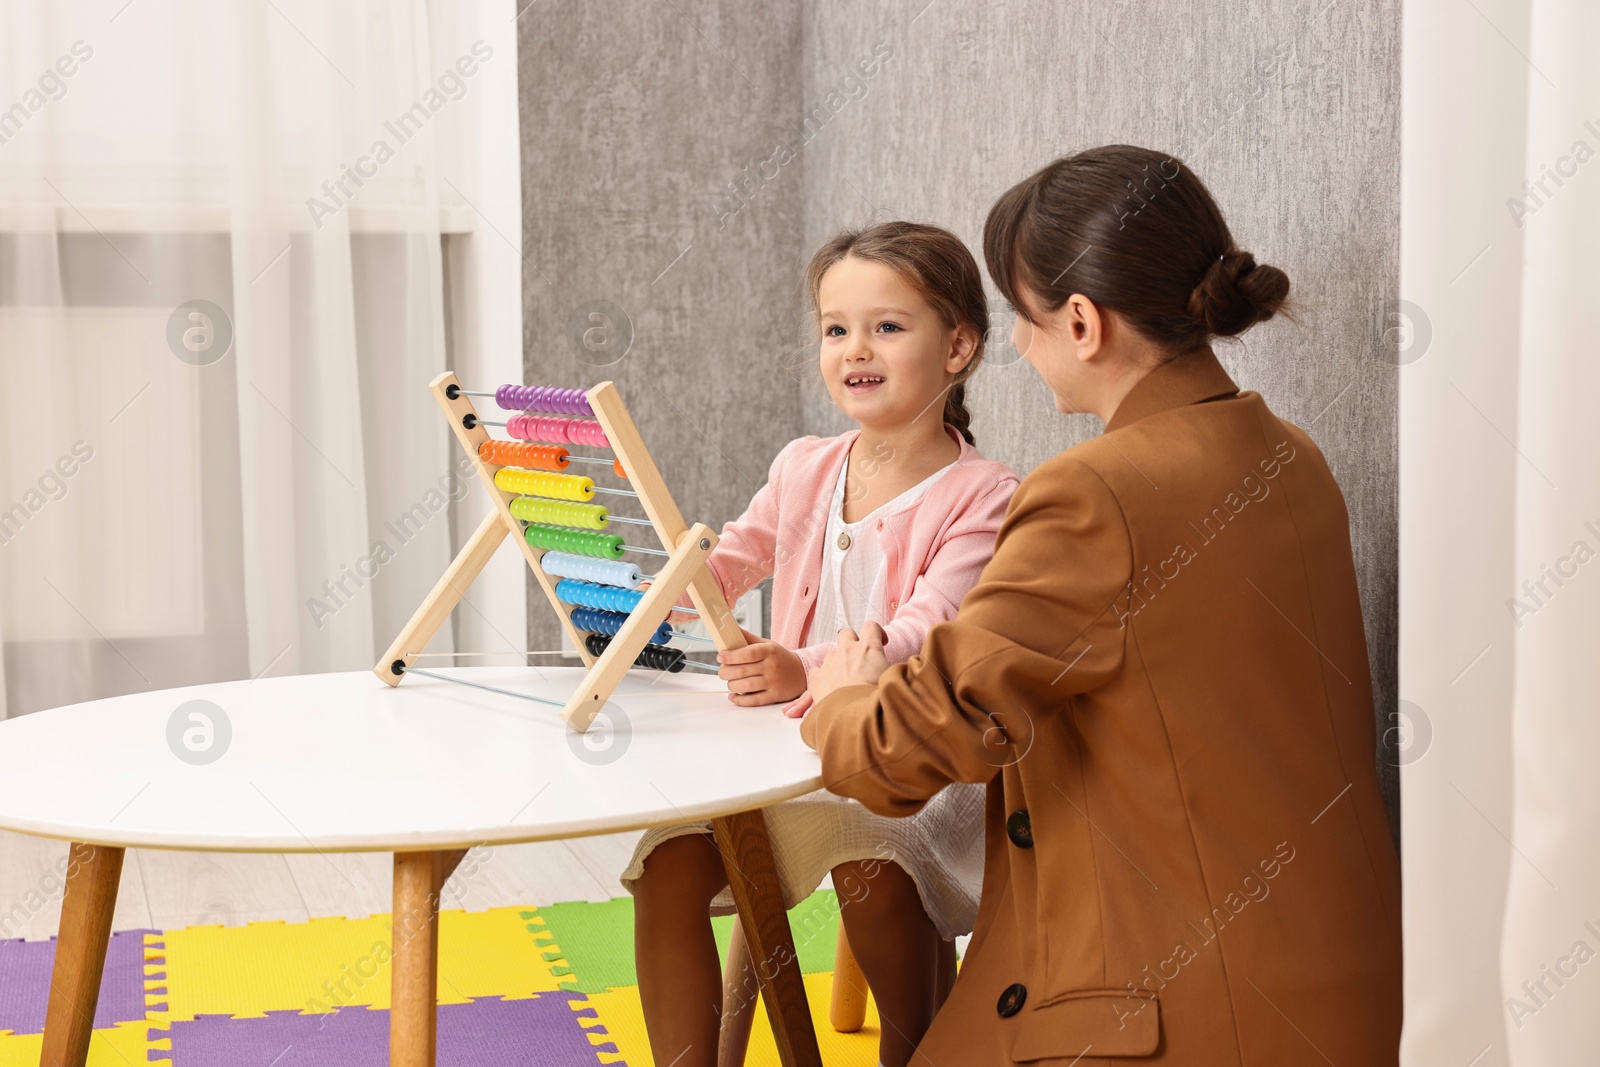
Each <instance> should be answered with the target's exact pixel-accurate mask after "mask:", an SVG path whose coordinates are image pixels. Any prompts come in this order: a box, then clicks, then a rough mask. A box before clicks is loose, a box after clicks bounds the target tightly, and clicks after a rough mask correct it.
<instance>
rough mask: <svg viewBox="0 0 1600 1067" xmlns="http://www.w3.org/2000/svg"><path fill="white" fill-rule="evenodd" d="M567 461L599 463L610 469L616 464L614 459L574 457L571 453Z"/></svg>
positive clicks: (568, 454)
mask: <svg viewBox="0 0 1600 1067" xmlns="http://www.w3.org/2000/svg"><path fill="white" fill-rule="evenodd" d="M567 460H568V462H571V463H598V464H600V465H601V466H602V467H609V466H611V465H612V464H614V463H615V462H616V460H614V459H601V458H600V457H599V456H574V455H573V454H572V453H571V452H568V453H567ZM633 495H634V496H638V495H639V494H638V493H635V494H633Z"/></svg>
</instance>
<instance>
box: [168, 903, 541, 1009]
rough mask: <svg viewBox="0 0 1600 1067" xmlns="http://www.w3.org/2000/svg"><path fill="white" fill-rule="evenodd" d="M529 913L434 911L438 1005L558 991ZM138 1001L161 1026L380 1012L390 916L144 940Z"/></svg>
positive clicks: (385, 998) (198, 930) (173, 933)
mask: <svg viewBox="0 0 1600 1067" xmlns="http://www.w3.org/2000/svg"><path fill="white" fill-rule="evenodd" d="M528 910H529V909H528V908H491V909H490V910H488V911H482V912H465V911H445V912H440V914H439V1001H440V1003H442V1004H465V1003H467V1002H468V1001H469V1000H471V999H473V998H475V997H495V996H499V997H505V998H506V999H507V1000H517V999H522V998H525V997H531V996H534V995H537V994H539V993H547V992H554V991H556V990H558V989H559V988H560V984H559V983H560V980H561V979H560V978H559V977H558V976H557V975H555V974H553V973H552V970H553V969H554V968H553V967H552V964H551V963H550V962H548V961H546V960H545V959H544V957H543V955H542V954H541V953H540V951H539V946H538V945H536V944H535V943H534V941H533V940H532V938H531V937H530V936H529V934H528V930H527V927H528V920H527V919H525V918H523V915H524V913H526V912H527V911H528ZM145 940H146V949H145V957H146V963H145V975H146V981H145V985H146V989H147V994H146V995H147V999H148V1000H149V1001H150V1002H151V1003H152V1004H154V1003H158V1002H160V1001H162V1000H165V1001H166V1003H167V1010H166V1011H165V1012H156V1011H152V1012H151V1013H150V1016H151V1018H152V1019H156V1020H159V1021H161V1022H171V1021H177V1020H188V1019H193V1018H194V1017H195V1016H196V1015H210V1014H218V1015H232V1016H235V1017H238V1018H247V1017H255V1018H259V1017H262V1016H264V1015H265V1014H266V1013H267V1012H269V1011H302V1012H326V1011H333V1010H334V1009H336V1008H341V1007H346V1006H356V1007H369V1008H380V1009H387V1008H388V1007H389V959H390V956H391V954H392V948H391V942H390V919H389V916H388V915H374V916H371V917H370V918H366V919H342V918H333V919H312V920H311V921H310V922H305V923H282V922H265V923H250V924H249V925H247V926H243V927H237V926H235V927H223V926H190V927H185V928H183V929H181V930H169V931H167V932H166V933H165V934H160V935H158V934H149V935H146V939H145Z"/></svg>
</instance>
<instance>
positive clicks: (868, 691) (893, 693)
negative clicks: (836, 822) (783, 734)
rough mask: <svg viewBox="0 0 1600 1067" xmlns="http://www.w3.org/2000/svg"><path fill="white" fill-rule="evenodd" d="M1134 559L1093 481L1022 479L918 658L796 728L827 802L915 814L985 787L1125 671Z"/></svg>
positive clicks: (1067, 474) (1056, 470)
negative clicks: (967, 581) (975, 576)
mask: <svg viewBox="0 0 1600 1067" xmlns="http://www.w3.org/2000/svg"><path fill="white" fill-rule="evenodd" d="M1132 573H1133V551H1132V546H1131V543H1130V540H1129V536H1128V531H1127V526H1126V524H1125V522H1124V520H1123V516H1122V510H1121V508H1120V506H1119V505H1118V503H1117V500H1116V497H1115V496H1114V495H1113V494H1112V492H1111V490H1110V489H1108V488H1107V487H1106V485H1105V483H1104V482H1102V481H1101V480H1100V478H1099V476H1098V475H1096V474H1095V473H1094V471H1093V470H1091V469H1090V468H1089V467H1087V466H1086V465H1084V464H1083V463H1082V462H1081V461H1079V460H1077V459H1075V458H1070V457H1059V458H1058V459H1056V460H1052V461H1050V462H1049V463H1046V464H1044V465H1043V466H1041V467H1040V468H1039V469H1038V470H1036V471H1035V472H1034V473H1033V474H1031V475H1030V476H1029V477H1027V478H1025V479H1023V482H1022V484H1021V486H1020V487H1018V489H1017V493H1016V496H1015V497H1014V498H1013V501H1012V507H1011V512H1010V514H1009V515H1008V516H1007V518H1006V521H1005V524H1004V525H1003V526H1002V527H1001V529H1000V535H999V538H998V539H997V541H996V544H995V551H994V558H993V559H992V560H991V561H990V563H989V565H988V566H987V567H986V568H985V569H984V571H983V576H982V578H981V579H980V580H979V582H978V584H977V585H976V586H975V587H974V588H973V589H972V591H971V592H970V593H968V594H967V596H966V598H965V599H964V600H963V601H962V602H961V610H960V612H959V614H958V615H957V616H956V618H955V619H954V620H952V621H950V622H945V623H940V624H939V625H937V626H935V627H934V628H933V629H932V630H930V631H929V632H928V637H927V642H926V644H925V645H924V647H923V651H922V654H921V655H918V656H913V657H912V658H911V659H910V660H909V661H908V662H906V663H904V664H900V665H897V666H891V667H890V668H889V670H888V672H887V673H886V674H884V676H883V677H882V678H881V679H880V680H879V682H878V685H877V686H866V685H859V686H850V687H847V688H844V689H840V690H837V691H835V692H834V693H832V694H830V695H829V696H828V697H827V699H825V700H823V701H821V702H819V703H818V704H817V706H816V707H814V708H812V709H811V711H810V712H809V713H808V714H807V715H806V717H805V718H804V719H803V720H801V727H800V730H801V737H803V738H804V739H805V741H806V743H807V744H809V745H811V746H812V747H813V748H815V749H817V751H818V752H819V753H820V754H821V756H822V776H823V781H824V783H825V784H826V785H827V787H828V788H829V789H830V790H832V791H833V792H835V793H837V794H839V795H841V796H847V797H853V798H855V799H856V800H859V801H861V803H862V804H864V805H866V807H867V808H868V809H869V810H871V811H873V812H876V813H877V814H880V815H887V816H903V815H912V814H915V813H916V812H917V811H918V810H919V809H921V807H922V805H923V804H924V803H925V802H926V801H927V800H928V798H930V797H932V796H933V795H934V794H935V793H937V792H938V791H939V790H941V789H943V788H944V787H945V786H946V785H948V784H949V783H951V782H987V781H989V780H990V779H992V778H993V777H994V776H995V774H996V773H997V772H998V771H999V769H1000V768H1001V767H1003V766H1006V765H1007V764H1010V763H1014V762H1016V761H1017V760H1018V759H1020V758H1022V757H1023V756H1024V755H1026V753H1027V751H1028V749H1029V748H1030V747H1031V745H1032V743H1033V732H1034V729H1035V726H1036V724H1038V723H1039V722H1040V721H1041V720H1042V719H1045V718H1047V717H1049V716H1051V715H1054V714H1055V712H1056V711H1057V709H1059V708H1060V707H1061V706H1062V705H1063V704H1065V703H1066V702H1067V701H1068V700H1069V699H1070V698H1071V697H1073V696H1075V695H1077V694H1080V693H1085V692H1088V691H1090V690H1091V689H1094V688H1096V687H1098V686H1100V685H1102V684H1103V683H1105V682H1106V681H1107V680H1109V679H1110V678H1112V677H1113V676H1114V675H1115V674H1116V673H1117V672H1118V670H1119V669H1120V668H1121V665H1122V661H1123V649H1124V644H1123V639H1124V637H1125V635H1126V630H1125V629H1124V624H1125V622H1126V612H1127V603H1128V589H1129V582H1130V581H1131V578H1132Z"/></svg>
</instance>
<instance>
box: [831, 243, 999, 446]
mask: <svg viewBox="0 0 1600 1067" xmlns="http://www.w3.org/2000/svg"><path fill="white" fill-rule="evenodd" d="M846 256H855V257H856V258H857V259H866V260H870V261H872V262H874V263H882V264H883V265H884V266H886V267H888V268H889V269H890V270H893V271H894V272H895V273H896V274H898V275H899V276H900V277H901V279H902V280H904V281H905V283H906V284H907V285H909V286H911V287H912V288H913V289H915V290H916V291H917V292H918V294H920V295H921V297H922V299H924V300H926V301H927V302H928V303H929V305H931V306H932V307H933V309H934V310H935V311H937V312H938V313H939V318H940V319H941V320H942V321H943V322H944V324H945V326H946V327H948V328H950V329H954V328H955V327H957V326H960V325H962V324H963V323H966V324H970V325H971V326H972V327H973V328H974V329H976V330H977V331H978V344H977V347H976V348H974V349H973V352H972V359H970V360H968V361H967V365H966V366H965V367H963V368H962V369H961V371H960V373H958V374H957V375H956V377H955V381H954V382H952V383H951V385H950V389H949V392H947V393H946V394H945V400H944V421H945V422H948V423H949V424H950V425H952V426H954V427H955V428H956V429H957V430H959V431H960V432H961V436H962V437H964V438H966V439H967V444H969V445H970V444H975V443H976V442H974V441H973V439H972V430H971V425H972V414H971V413H970V412H968V411H967V384H966V383H967V379H968V378H970V377H972V374H973V372H974V371H976V370H977V369H978V364H979V363H981V362H982V361H983V339H984V336H985V335H986V334H987V333H988V332H989V305H988V303H987V302H986V301H985V299H984V295H983V275H982V274H981V273H980V272H979V271H978V263H977V260H975V259H973V258H972V253H971V252H969V251H967V246H966V245H964V244H962V243H961V239H960V238H959V237H957V236H956V235H955V234H953V233H951V232H950V231H949V230H944V229H940V228H939V227H938V226H926V225H923V224H921V223H916V222H884V223H879V224H878V225H876V226H871V227H868V228H867V229H864V230H846V231H845V232H844V233H841V234H839V235H838V236H836V237H834V238H833V239H832V240H830V241H828V242H827V243H826V244H824V245H823V246H822V247H821V248H819V249H817V253H816V255H814V256H812V257H811V265H810V266H809V267H807V268H806V290H807V291H808V292H809V293H810V294H811V311H812V314H813V315H820V314H821V307H820V306H819V304H818V299H819V298H818V295H817V294H818V290H819V289H820V288H821V286H822V276H823V275H824V274H826V273H827V272H828V268H829V267H832V266H833V265H834V264H835V263H838V262H839V261H840V260H841V259H844V258H845V257H846Z"/></svg>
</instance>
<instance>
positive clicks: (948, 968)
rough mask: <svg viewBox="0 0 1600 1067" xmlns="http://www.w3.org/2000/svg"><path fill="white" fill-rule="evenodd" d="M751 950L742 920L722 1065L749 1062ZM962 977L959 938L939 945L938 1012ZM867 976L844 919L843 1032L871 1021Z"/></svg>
mask: <svg viewBox="0 0 1600 1067" xmlns="http://www.w3.org/2000/svg"><path fill="white" fill-rule="evenodd" d="M749 963H750V951H749V948H748V947H747V946H746V944H745V940H744V934H743V933H742V932H741V930H740V927H739V924H738V923H734V924H733V939H732V940H731V941H730V942H729V944H728V964H727V967H726V968H724V970H723V974H722V1005H723V1014H722V1033H721V1036H720V1039H719V1041H718V1043H717V1067H743V1064H744V1058H745V1052H746V1050H747V1049H748V1048H749V1046H750V1028H751V1025H752V1024H753V1022H754V1021H755V1006H756V997H754V996H752V995H751V994H750V992H749V989H748V988H747V981H748V978H747V974H748V972H747V968H748V966H749ZM955 981H956V943H955V942H954V941H945V942H942V943H941V944H940V946H939V957H938V973H937V975H936V977H935V980H934V994H933V995H934V1011H935V1012H937V1011H938V1010H939V1008H940V1007H941V1006H943V1004H944V1002H945V998H946V997H948V996H949V995H950V988H951V987H952V986H953V985H955ZM870 996H871V992H870V991H869V990H868V989H867V979H866V976H865V975H864V974H862V973H861V965H860V964H859V963H857V962H856V957H855V953H854V952H852V951H850V941H849V939H848V938H847V937H846V936H845V932H844V923H843V922H842V921H841V922H840V923H839V940H838V942H837V943H836V944H835V946H834V954H833V994H832V997H831V999H830V1001H829V1004H828V1022H829V1024H830V1025H831V1026H832V1027H833V1028H834V1030H835V1031H837V1032H838V1033H841V1034H853V1033H855V1032H856V1031H857V1030H860V1029H861V1027H862V1026H863V1025H865V1023H866V1021H867V999H868V997H870Z"/></svg>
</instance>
